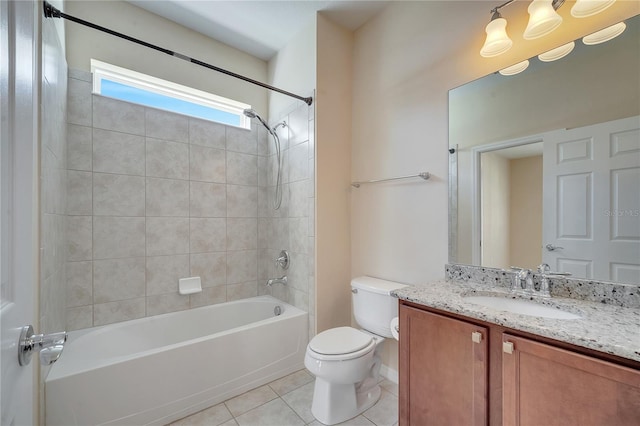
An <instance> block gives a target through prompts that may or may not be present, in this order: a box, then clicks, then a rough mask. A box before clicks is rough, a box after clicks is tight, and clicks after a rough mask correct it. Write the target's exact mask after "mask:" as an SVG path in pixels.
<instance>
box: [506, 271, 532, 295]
mask: <svg viewBox="0 0 640 426" xmlns="http://www.w3.org/2000/svg"><path fill="white" fill-rule="evenodd" d="M511 270H512V271H515V274H514V276H513V281H512V282H511V291H512V292H514V293H527V294H528V293H533V291H534V289H533V273H532V272H531V269H525V268H518V267H516V266H511ZM523 282H524V287H523V285H522V284H523Z"/></svg>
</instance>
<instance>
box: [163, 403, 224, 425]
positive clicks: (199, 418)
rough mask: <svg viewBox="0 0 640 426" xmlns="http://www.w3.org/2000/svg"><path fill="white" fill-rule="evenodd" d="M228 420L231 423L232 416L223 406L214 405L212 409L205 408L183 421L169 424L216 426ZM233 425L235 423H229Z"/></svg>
mask: <svg viewBox="0 0 640 426" xmlns="http://www.w3.org/2000/svg"><path fill="white" fill-rule="evenodd" d="M228 420H232V421H233V416H232V415H231V413H230V412H229V410H227V407H225V405H224V404H218V405H214V406H213V407H210V408H207V409H206V410H202V411H199V412H197V413H195V414H193V415H191V416H189V417H185V418H184V419H180V420H178V421H176V422H174V423H171V425H172V426H200V425H202V426H204V425H206V426H217V425H222V424H227V423H226V422H227V421H228ZM230 424H235V423H230Z"/></svg>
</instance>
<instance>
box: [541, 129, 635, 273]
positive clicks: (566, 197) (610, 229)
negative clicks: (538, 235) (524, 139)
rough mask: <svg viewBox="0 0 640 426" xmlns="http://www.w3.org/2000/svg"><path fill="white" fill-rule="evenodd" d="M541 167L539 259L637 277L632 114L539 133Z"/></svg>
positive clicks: (567, 268)
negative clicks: (578, 126) (542, 180)
mask: <svg viewBox="0 0 640 426" xmlns="http://www.w3.org/2000/svg"><path fill="white" fill-rule="evenodd" d="M543 168H544V219H543V244H544V247H543V248H542V252H543V253H542V258H543V261H544V262H545V263H548V264H549V265H550V266H551V269H552V270H554V271H562V272H569V273H571V274H573V275H575V276H577V277H581V278H592V279H597V280H611V281H620V282H627V283H640V117H631V118H626V119H622V120H615V121H610V122H607V123H601V124H597V125H593V126H587V127H581V128H578V129H571V130H559V131H556V132H550V133H548V134H546V135H545V140H544V155H543Z"/></svg>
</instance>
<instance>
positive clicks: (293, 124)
mask: <svg viewBox="0 0 640 426" xmlns="http://www.w3.org/2000/svg"><path fill="white" fill-rule="evenodd" d="M288 124H289V146H290V147H293V146H295V145H297V144H299V143H302V142H306V141H308V140H309V108H308V107H307V106H304V107H300V108H296V109H295V110H293V111H292V112H291V113H290V114H289V122H288Z"/></svg>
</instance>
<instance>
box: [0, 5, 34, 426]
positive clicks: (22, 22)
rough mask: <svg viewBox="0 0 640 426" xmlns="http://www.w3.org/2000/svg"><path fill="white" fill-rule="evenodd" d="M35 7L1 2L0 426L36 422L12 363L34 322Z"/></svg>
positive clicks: (24, 372) (30, 385) (28, 376)
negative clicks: (21, 337)
mask: <svg viewBox="0 0 640 426" xmlns="http://www.w3.org/2000/svg"><path fill="white" fill-rule="evenodd" d="M37 12H38V3H36V2H30V1H2V2H0V26H1V35H0V42H1V45H0V61H1V63H0V70H1V71H0V105H1V109H2V122H1V124H0V142H1V152H0V187H1V197H0V209H1V212H0V223H1V226H0V240H1V241H2V246H1V251H0V258H1V262H0V275H1V277H2V281H1V293H0V334H1V336H0V337H1V347H0V351H1V352H0V358H1V362H0V364H1V369H2V370H1V376H0V381H1V387H0V401H1V407H0V410H1V411H0V424H2V425H32V424H35V423H36V421H34V419H35V414H34V407H35V405H36V404H34V401H35V396H34V395H35V388H34V377H37V376H34V372H35V369H36V368H37V365H38V363H37V362H36V363H31V364H30V365H28V366H26V367H20V366H19V364H18V349H17V346H18V339H19V335H20V331H21V328H22V327H23V326H25V325H28V324H36V321H35V320H36V318H35V306H34V305H35V300H36V297H35V289H36V288H37V286H36V285H35V283H36V282H37V258H38V256H37V247H38V244H37V223H38V219H37V217H38V213H37V212H38V204H37V194H38V192H37V190H36V188H37V177H36V176H37V167H36V164H37V152H38V150H37V138H38V125H37V123H38V116H37V112H36V111H37V108H38V102H37V95H38V91H37V87H38V86H37V85H36V83H35V82H36V81H38V80H37V77H38V76H37V72H36V70H37V69H38V67H37V63H36V59H35V58H36V57H37V49H36V44H35V43H36V39H37V37H36V36H35V35H36V30H37V27H36V26H37V22H38V20H37V19H38V18H37V17H38V14H37Z"/></svg>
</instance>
